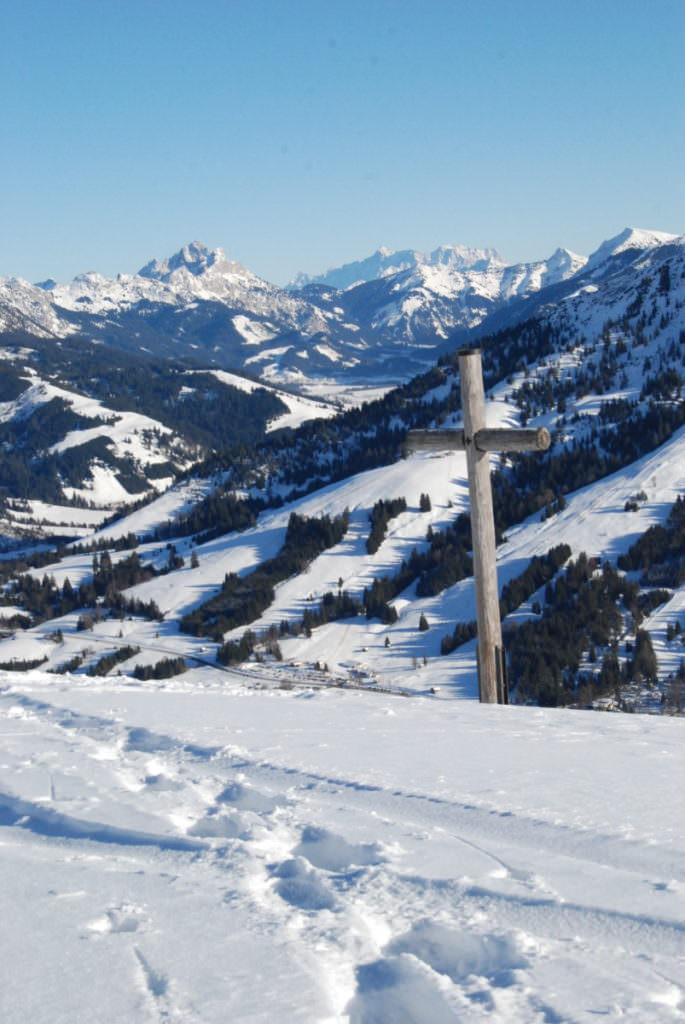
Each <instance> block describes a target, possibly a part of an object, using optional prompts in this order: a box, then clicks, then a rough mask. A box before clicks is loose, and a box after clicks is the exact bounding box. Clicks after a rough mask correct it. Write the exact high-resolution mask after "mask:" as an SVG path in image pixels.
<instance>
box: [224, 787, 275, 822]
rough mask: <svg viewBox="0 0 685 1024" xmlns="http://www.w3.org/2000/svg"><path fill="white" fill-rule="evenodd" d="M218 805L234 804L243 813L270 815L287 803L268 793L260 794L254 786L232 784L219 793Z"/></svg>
mask: <svg viewBox="0 0 685 1024" xmlns="http://www.w3.org/2000/svg"><path fill="white" fill-rule="evenodd" d="M216 802H217V803H218V804H221V803H227V804H233V806H234V807H239V808H240V809H241V810H243V811H255V812H256V813H257V814H270V813H271V812H272V811H275V810H276V808H277V807H282V806H283V804H284V803H285V802H286V801H285V798H284V797H278V796H269V795H268V794H267V793H260V791H259V790H258V789H253V788H252V786H246V785H244V784H243V783H242V782H231V783H230V785H228V786H226V788H225V789H223V790H222V791H221V793H219V795H218V796H217V798H216Z"/></svg>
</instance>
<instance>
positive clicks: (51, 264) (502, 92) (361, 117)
mask: <svg viewBox="0 0 685 1024" xmlns="http://www.w3.org/2000/svg"><path fill="white" fill-rule="evenodd" d="M1 24H2V36H3V59H2V62H0V87H1V89H2V96H3V103H2V112H1V113H0V122H1V124H2V140H3V158H2V160H1V161H0V238H1V239H2V249H1V251H0V257H1V258H0V274H16V275H18V276H21V277H25V278H28V279H29V280H34V281H35V280H41V279H43V278H46V277H49V276H50V277H55V278H57V279H58V280H68V279H69V278H71V277H72V276H74V275H75V274H77V273H80V272H82V271H86V270H91V269H95V270H99V271H101V272H102V273H105V274H108V275H112V274H115V273H117V272H120V271H123V272H133V271H135V270H137V269H139V268H140V267H141V266H142V265H143V264H144V263H146V262H147V261H148V259H150V258H152V257H154V256H156V257H163V256H167V255H170V254H171V253H172V252H174V251H176V250H177V249H178V248H180V246H181V245H182V244H184V243H185V242H188V241H191V240H193V239H200V240H202V241H204V242H206V243H207V244H208V245H210V246H222V247H223V248H225V249H226V251H227V253H228V254H229V256H231V257H232V258H233V259H237V260H239V261H241V262H243V263H245V264H246V265H247V266H248V267H249V268H250V269H251V270H253V271H255V272H256V273H258V274H261V275H262V276H263V277H265V278H267V279H268V280H271V281H274V282H276V283H279V284H280V283H284V282H285V281H287V280H288V279H289V278H291V277H292V276H294V275H295V273H296V272H297V271H299V270H303V271H307V272H310V273H313V272H318V271H321V270H323V269H325V268H326V267H328V266H332V265H338V264H340V263H343V262H346V261H349V260H353V259H357V258H362V257H364V256H366V255H368V254H370V253H371V252H372V251H373V250H374V249H376V248H377V247H378V246H380V245H385V246H388V247H390V248H416V249H422V250H428V249H432V248H434V247H435V246H437V245H440V244H445V243H460V244H465V245H473V246H494V247H496V248H498V249H499V250H500V252H501V254H502V256H503V257H504V258H505V259H507V260H509V261H511V262H514V261H518V260H529V259H536V258H540V257H543V256H547V255H549V254H550V253H551V252H552V251H553V250H554V249H555V248H556V247H557V246H558V245H563V246H566V247H568V248H570V249H573V250H575V251H577V252H581V253H587V252H589V251H591V250H592V249H593V248H595V247H596V246H597V245H598V244H599V243H600V242H601V241H602V240H603V239H604V238H607V237H609V236H611V235H613V234H616V233H618V232H619V231H620V230H621V229H622V228H623V227H625V226H627V225H630V226H637V227H645V228H655V229H658V230H663V231H673V232H675V233H682V232H685V188H684V187H683V186H684V183H685V61H684V60H683V53H684V52H685V2H684V0H592V2H587V0H566V2H563V0H545V2H542V0H422V2H414V0H344V2H338V3H333V2H328V0H316V2H314V0H289V2H288V0H280V2H278V0H249V2H246V0H240V2H234V0H223V2H218V0H202V2H201V3H198V4H197V5H191V4H189V3H188V2H187V0H183V2H179V0H164V2H161V0H159V2H158V0H136V2H131V0H107V2H103V0H88V2H81V0H61V2H60V3H56V2H55V0H49V2H47V0H45V2H44V0H24V2H23V3H22V4H9V3H6V4H4V5H3V12H2V23H1Z"/></svg>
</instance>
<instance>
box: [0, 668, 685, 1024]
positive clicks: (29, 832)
mask: <svg viewBox="0 0 685 1024" xmlns="http://www.w3.org/2000/svg"><path fill="white" fill-rule="evenodd" d="M138 696H140V694H139V695H138ZM153 697H154V701H158V702H161V707H160V709H159V711H157V710H152V709H153V704H150V705H148V706H147V708H146V707H144V705H143V704H140V705H136V704H135V701H134V704H133V705H131V706H125V705H126V698H125V695H123V694H122V693H121V692H118V691H116V690H113V689H108V688H107V687H106V686H105V685H103V686H102V687H101V688H100V691H99V695H98V698H97V699H96V698H95V697H94V694H93V693H87V692H85V693H84V692H83V691H73V690H72V691H70V690H69V688H68V685H65V684H62V685H61V686H59V687H54V688H53V690H52V691H51V692H50V691H49V690H48V688H47V687H46V685H45V683H44V681H41V682H40V684H38V685H37V686H36V688H35V692H32V691H31V685H30V682H28V681H27V677H22V678H21V679H20V680H18V682H17V685H16V686H15V687H12V688H7V689H5V690H4V691H3V692H2V693H1V694H0V733H1V734H2V738H3V743H2V750H3V754H2V762H3V765H2V777H3V779H6V780H8V781H5V782H3V783H2V787H1V789H2V793H1V795H0V824H1V825H2V829H1V830H0V843H1V844H2V846H0V851H1V850H4V852H5V854H6V855H7V856H8V857H9V861H10V863H11V862H12V858H13V857H18V858H20V859H21V862H22V863H23V864H24V865H26V864H29V865H31V867H32V868H33V869H34V873H35V876H36V879H37V882H36V885H38V886H39V885H40V883H41V880H43V881H44V879H43V876H42V875H41V870H44V871H47V868H49V871H48V873H47V874H46V875H45V877H46V878H47V877H50V878H52V879H54V880H55V881H54V882H53V883H51V891H48V892H46V891H42V892H41V894H40V898H41V900H42V901H43V902H45V901H46V900H48V901H49V902H50V903H51V904H52V913H53V915H56V918H57V920H58V921H59V926H58V929H57V931H58V932H59V931H60V930H61V928H62V926H65V927H66V926H67V924H68V922H69V921H70V920H71V921H72V925H74V924H75V925H76V934H75V936H71V938H70V939H67V940H66V941H67V946H69V944H70V943H71V942H72V941H75V942H76V947H75V948H76V950H77V952H78V955H79V960H80V962H81V964H82V967H83V968H85V970H84V980H83V981H82V982H81V988H82V989H84V990H87V989H88V985H89V983H90V984H91V986H92V985H93V976H94V975H93V972H94V971H96V970H97V964H98V963H99V962H100V960H101V959H102V958H103V956H104V960H105V961H107V960H108V957H109V956H112V957H113V958H114V961H113V963H114V964H115V965H116V970H114V968H113V971H112V978H111V979H110V980H109V982H108V985H111V986H112V987H113V989H114V992H115V995H116V998H115V996H114V995H113V996H112V1002H111V1006H112V1007H114V1006H115V1004H116V1000H117V999H118V1000H120V1002H121V1008H120V1011H119V1012H120V1013H121V1018H120V1017H118V1016H117V1015H116V1012H113V1013H112V1015H111V1017H107V1019H113V1020H114V1019H117V1020H118V1019H122V1020H123V1019H126V1016H127V1015H128V1019H129V1020H133V1021H138V1020H141V1021H148V1020H149V1021H160V1022H162V1021H163V1022H184V1024H200V1022H202V1024H205V1022H212V1021H224V1020H226V1019H235V1020H254V1021H257V1020H265V1021H270V1020H276V1019H280V1020H289V1021H290V1020H303V1021H346V1020H349V1021H351V1022H358V1024H371V1022H374V1021H384V1022H385V1021H391V1020H392V1021H395V1020H398V1021H400V1020H401V1021H417V1022H418V1021H421V1022H422V1021H427V1020H430V1021H431V1022H432V1021H443V1020H444V1021H455V1020H459V1021H479V1020H483V1019H484V1017H487V1019H488V1020H491V1021H494V1022H499V1021H501V1022H505V1021H521V1022H528V1021H529V1022H531V1024H533V1022H538V1021H546V1022H562V1021H567V1020H569V1021H576V1020H577V1021H594V1020H596V1019H597V1016H598V1015H599V1016H604V1018H605V1019H610V1020H614V1019H618V1018H619V1017H622V1016H623V1017H625V1018H626V1019H629V1020H640V1021H662V1020H663V1021H672V1020H680V1019H683V1016H685V998H684V995H683V993H684V991H685V923H684V918H683V914H682V910H683V905H682V901H683V893H684V892H685V857H684V856H683V854H684V853H685V849H684V848H683V847H685V841H683V837H682V836H681V837H680V840H679V841H678V842H675V840H674V842H673V843H671V844H668V843H664V842H657V841H653V840H650V839H649V838H644V837H637V838H626V836H624V835H621V834H617V833H616V832H615V831H614V832H612V831H611V830H610V829H609V828H606V829H602V828H598V827H595V828H589V827H586V828H582V827H578V826H576V825H574V824H573V820H572V819H573V816H572V815H567V816H566V818H565V819H564V820H555V815H554V814H549V815H547V816H546V817H545V818H543V817H538V816H535V814H533V813H531V811H530V810H529V811H526V809H522V810H520V811H511V810H508V809H506V806H505V805H506V803H507V801H506V800H500V802H499V806H497V807H493V806H487V804H486V803H485V802H484V801H483V800H480V801H477V800H468V799H456V798H448V797H446V796H442V795H437V794H436V793H435V792H431V791H425V790H424V789H423V788H422V787H421V786H420V785H418V784H417V785H415V786H412V785H411V780H412V770H411V769H409V770H408V771H406V772H404V773H403V778H402V779H401V780H399V781H397V780H395V779H393V778H391V777H389V776H388V775H387V774H386V775H384V776H382V777H378V778H375V777H374V781H371V778H370V775H369V772H368V769H365V768H364V765H363V764H361V763H360V764H359V765H358V766H355V759H354V757H353V758H351V759H348V760H347V761H346V764H347V770H346V771H338V772H331V771H328V770H326V768H322V769H321V770H317V769H316V768H314V767H313V766H312V765H311V762H312V759H315V758H314V755H313V754H311V752H306V755H305V753H304V748H302V749H299V750H298V749H297V748H296V747H295V748H291V747H290V746H288V747H285V746H277V747H276V748H275V749H272V750H271V752H270V750H269V743H270V740H272V739H273V738H274V737H277V736H278V730H277V729H276V730H272V731H271V732H268V735H267V737H266V738H265V739H264V740H262V741H261V748H260V749H255V750H250V749H249V747H247V748H245V747H243V746H242V745H234V744H233V743H231V744H230V745H225V744H221V743H217V742H215V740H216V730H211V729H210V730H208V735H209V734H211V739H210V740H208V738H207V736H202V735H199V734H198V728H197V725H196V724H193V723H192V722H188V723H185V722H184V721H183V720H182V718H179V717H174V716H172V717H171V719H169V722H168V726H169V727H165V726H164V724H162V723H163V720H164V719H163V716H164V714H165V710H164V698H165V694H164V693H163V692H162V693H159V692H157V693H155V694H154V695H153ZM201 699H202V697H201V695H200V694H198V700H201ZM233 699H234V700H236V701H238V702H240V701H243V702H244V701H246V700H247V701H253V702H254V701H255V700H256V701H259V700H260V697H258V696H254V695H253V696H251V697H248V696H245V695H243V696H240V695H238V696H235V697H234V698H233ZM282 699H283V698H282ZM286 699H287V698H286ZM289 699H290V700H294V699H296V698H289ZM261 700H262V701H263V702H265V703H264V709H265V710H267V711H268V712H269V713H270V712H271V710H272V709H273V708H274V707H276V705H275V704H274V703H273V698H268V697H262V698H261ZM318 701H319V698H311V699H310V700H305V699H302V700H301V701H300V703H299V705H298V708H297V710H298V712H299V713H301V714H302V715H303V716H304V719H305V723H306V721H307V716H308V714H309V712H310V711H311V712H312V713H316V714H318V713H319V711H318V710H317V706H316V705H317V702H318ZM422 706H424V707H427V708H431V707H435V705H430V704H429V703H426V702H422V703H419V704H416V703H414V704H413V705H412V708H413V709H415V710H412V715H420V710H419V709H420V708H421V707H422ZM89 707H90V708H92V709H93V710H87V709H88V708H89ZM155 707H156V706H155ZM236 707H237V705H236ZM259 707H260V705H255V708H256V709H257V714H259V710H258V709H259ZM351 707H353V705H352V704H351V703H350V702H349V701H348V700H347V699H346V698H342V699H341V700H339V701H338V703H337V704H336V708H339V711H340V714H341V716H342V719H341V721H342V722H344V724H345V725H346V726H349V724H350V721H351V720H350V717H349V709H350V708H351ZM353 711H354V714H355V715H359V714H361V713H363V707H362V706H360V705H355V706H354V707H353ZM136 712H141V714H140V715H137V714H136ZM150 714H152V715H153V716H154V721H155V722H156V723H159V724H158V725H156V726H155V727H154V728H153V727H152V726H151V724H150V720H149V716H150ZM461 714H462V715H463V714H464V712H463V711H462V712H461ZM409 720H410V719H408V721H409ZM419 722H420V719H419ZM517 724H521V722H520V720H518V719H517ZM10 727H13V728H10ZM305 728H306V725H305ZM238 732H240V730H238ZM317 735H318V734H317ZM531 735H532V732H531ZM406 736H407V738H408V737H409V736H410V733H409V732H408V733H407V734H406ZM231 738H232V739H233V738H235V737H234V736H233V734H231ZM237 738H238V739H240V737H239V736H238V737H237ZM598 740H599V737H598ZM331 742H333V736H331ZM326 745H327V744H326ZM343 760H344V759H343ZM308 762H310V766H309V767H307V763H308ZM649 764H650V762H649V760H648V759H647V760H646V761H645V770H648V769H649ZM670 767H671V766H669V769H670ZM350 769H351V770H350ZM624 788H625V784H624ZM42 862H44V865H47V868H46V867H45V866H43V868H41V863H42ZM77 868H78V870H76V869H77ZM74 874H76V877H78V878H80V880H81V886H80V888H78V889H69V886H68V885H65V888H64V889H62V890H58V889H53V888H52V885H53V884H58V883H59V881H60V879H64V881H65V883H66V880H67V878H69V879H71V878H72V876H73V875H74ZM98 878H99V879H100V881H99V882H98V884H97V885H96V884H95V881H94V879H98ZM102 879H104V880H105V881H104V882H103V881H102ZM105 892H107V894H108V899H107V900H106V901H104V902H103V901H102V900H103V897H104V895H105ZM628 892H630V894H631V896H630V898H629V899H627V898H626V896H625V893H628ZM98 900H100V902H98ZM10 906H11V899H10ZM658 907H661V908H662V909H660V910H659V911H658V912H657V911H656V910H655V908H658ZM75 910H78V912H79V913H78V915H77V918H78V919H77V920H76V921H74V920H73V914H74V911H75ZM184 915H185V916H184ZM5 917H6V919H7V918H8V917H9V918H10V919H11V913H9V912H8V911H7V910H6V911H5ZM196 918H198V920H196ZM177 927H178V929H179V942H175V941H174V934H175V929H176V928H177ZM188 927H190V930H191V932H192V931H197V936H196V941H197V942H198V943H199V945H200V946H201V947H202V950H201V951H200V952H199V953H198V951H197V950H195V951H194V956H195V959H194V958H193V955H189V953H188V950H187V949H185V948H184V949H182V948H181V947H182V946H183V947H185V944H187V942H188V938H187V935H186V934H185V933H184V931H185V930H186V929H187V928H188ZM236 931H237V934H238V936H239V937H240V942H238V946H239V947H240V948H236V939H235V933H236ZM53 932H54V925H53ZM241 943H242V944H244V946H245V949H246V950H247V953H246V952H245V951H244V949H243V948H242V945H241ZM108 944H109V945H110V946H111V947H112V951H111V953H110V954H107V953H106V952H105V953H104V954H103V949H104V947H105V946H107V945H108ZM252 954H256V955H257V964H255V962H254V961H253V958H252ZM53 955H54V954H53ZM264 957H265V958H266V964H264V963H263V962H262V958H264ZM197 958H199V959H200V960H202V961H203V966H202V969H201V970H200V971H199V976H198V968H197V962H196V960H197ZM49 960H50V957H48V961H49ZM205 960H206V961H207V962H208V963H207V964H205V963H204V961H205ZM272 963H273V971H272V966H271V965H272ZM100 969H102V968H100ZM17 970H18V973H19V975H21V965H19V966H18V967H17ZM117 971H120V972H121V975H120V977H119V978H118V980H117V978H116V977H115V975H116V972H117ZM270 973H272V974H273V977H272V978H271V983H269V982H268V981H267V980H265V975H269V974H270ZM98 977H99V975H98ZM54 982H55V978H54V977H53V978H52V979H50V975H49V973H48V974H47V976H46V984H48V983H54ZM203 984H204V985H207V988H206V989H205V988H203V987H202V986H203ZM100 985H101V983H100V982H98V984H97V986H96V987H95V991H96V992H100V991H101V988H100ZM38 989H39V991H40V986H38ZM105 990H107V985H106V986H105ZM122 991H123V992H124V993H125V994H122ZM93 998H94V997H93ZM102 998H104V999H106V998H107V995H106V991H105V993H104V994H103V996H102ZM83 999H84V1000H86V995H84V996H83ZM117 1005H118V1004H117ZM569 1007H570V1009H569ZM29 1018H30V1019H31V1020H34V1021H46V1022H47V1021H48V1020H50V1021H54V1020H56V1019H58V1018H56V1017H54V1016H52V1015H51V1011H50V1009H49V1006H48V1007H42V1008H41V1007H39V1006H37V1005H34V1003H33V1002H32V995H31V992H30V991H28V989H27V990H26V991H22V993H21V994H20V995H17V993H15V992H14V989H13V988H12V987H10V992H9V994H8V1008H7V1011H6V1014H5V1016H4V1018H3V1019H4V1020H6V1021H8V1024H18V1022H19V1021H24V1020H27V1019H29ZM59 1019H64V1020H67V1019H68V1018H67V1017H64V1018H59ZM74 1019H75V1018H74ZM101 1019H104V1018H101Z"/></svg>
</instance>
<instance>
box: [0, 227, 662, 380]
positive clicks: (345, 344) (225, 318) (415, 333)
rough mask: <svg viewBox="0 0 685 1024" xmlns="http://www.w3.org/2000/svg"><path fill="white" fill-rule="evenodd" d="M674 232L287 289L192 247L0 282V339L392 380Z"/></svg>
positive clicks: (435, 255)
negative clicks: (124, 264) (581, 249)
mask: <svg viewBox="0 0 685 1024" xmlns="http://www.w3.org/2000/svg"><path fill="white" fill-rule="evenodd" d="M675 241H676V239H675V236H672V235H666V234H664V233H660V232H647V231H638V230H631V229H626V230H625V231H623V232H621V233H620V234H619V235H617V236H616V237H615V238H613V239H610V240H609V241H607V242H604V243H603V244H602V245H601V246H600V247H599V248H598V249H597V250H596V251H595V252H594V253H593V254H592V255H591V256H590V257H589V258H588V259H586V258H584V257H581V256H576V255H575V254H573V253H571V252H569V251H568V250H566V249H557V250H556V252H555V253H554V254H553V255H552V256H551V257H550V258H549V259H546V260H540V261H538V262H534V263H529V264H515V265H506V264H505V263H504V262H503V261H502V260H501V259H500V258H499V256H498V255H497V252H496V251H495V250H494V249H482V250H480V249H470V248H466V247H459V246H443V247H441V248H439V249H436V250H435V251H434V252H432V253H430V254H422V253H417V252H413V251H411V250H406V251H402V252H397V253H392V252H390V251H388V250H384V249H380V250H378V252H377V253H375V254H374V255H373V256H372V257H369V258H368V259H366V260H362V261H360V262H358V263H353V264H347V265H346V266H344V267H342V268H339V269H338V270H333V271H329V272H327V273H326V274H323V275H321V276H319V277H310V278H305V277H302V276H300V278H298V279H297V280H296V282H295V283H294V284H293V285H292V286H291V287H289V288H285V289H284V288H278V287H276V286H275V285H272V284H269V283H268V282H266V281H264V280H262V279H261V278H259V277H258V276H256V275H255V274H253V273H252V272H251V271H249V270H247V269H246V268H245V267H243V266H242V265H241V264H239V263H236V262H233V261H231V260H230V259H228V258H227V257H226V255H225V254H224V252H223V251H222V250H221V249H215V250H209V249H207V248H206V247H205V246H203V245H201V244H200V243H198V242H194V243H191V244H190V245H186V246H185V247H184V248H183V249H181V250H180V251H179V252H178V253H176V254H175V255H174V256H172V257H170V258H169V259H164V260H152V261H151V262H149V263H148V264H146V266H144V267H143V268H142V269H141V270H140V271H139V272H138V273H137V274H120V275H118V276H117V277H116V278H114V279H109V278H105V277H103V276H102V275H100V274H97V273H87V274H82V275H79V276H78V277H76V278H75V279H74V280H73V281H71V282H70V283H69V284H57V283H56V282H55V281H52V280H50V281H46V282H42V283H41V284H38V285H31V284H29V283H28V282H26V281H22V280H20V279H17V278H11V277H9V278H7V277H6V278H2V279H0V330H2V331H5V332H8V331H17V330H21V331H26V332H27V333H29V334H32V335H34V336H38V337H44V338H67V337H69V338H74V337H76V338H82V339H85V340H87V341H89V342H93V341H99V342H102V343H104V344H105V345H107V346H108V347H110V348H117V349H123V350H126V351H129V352H135V353H141V352H142V353H147V354H150V355H153V356H161V357H163V358H173V359H185V360H192V361H194V362H195V363H199V364H203V365H209V366H215V367H221V368H224V369H232V370H239V371H241V370H247V371H248V372H249V373H250V374H252V375H254V376H256V377H258V378H260V379H262V380H265V381H268V382H271V383H278V384H288V385H292V386H297V387H299V388H306V387H307V386H308V385H311V383H312V382H313V381H314V382H315V381H320V380H322V379H328V378H331V377H333V378H336V379H341V378H343V379H345V380H346V381H348V382H349V381H350V380H357V381H359V380H362V381H364V382H368V381H370V380H374V381H384V382H387V383H394V384H396V383H399V382H400V381H401V380H404V379H407V377H409V376H410V375H411V374H413V373H416V372H419V371H421V370H422V369H425V368H427V367H428V366H429V365H430V364H431V362H432V361H433V359H434V358H435V355H436V352H439V351H440V350H441V347H444V346H445V345H446V344H447V345H449V344H451V339H452V338H453V337H454V335H455V334H456V333H458V332H462V333H463V332H467V331H473V329H474V328H482V329H488V324H489V323H490V320H491V318H492V317H493V315H495V314H500V322H501V323H504V322H512V321H514V320H516V319H517V318H518V319H521V318H522V317H523V316H525V315H529V314H530V311H531V309H532V308H533V307H534V306H535V304H536V302H537V301H538V299H542V298H544V297H546V296H547V295H548V294H549V289H550V288H554V287H555V286H556V287H562V288H565V292H564V291H562V292H560V293H559V294H569V293H570V292H572V290H573V287H574V286H572V285H570V284H569V282H578V283H580V282H582V281H584V280H588V281H591V280H593V279H594V277H595V276H596V275H598V274H601V275H607V274H611V273H613V272H614V271H615V270H616V268H617V267H618V268H619V269H620V268H621V267H622V266H623V260H622V257H623V256H624V254H626V253H628V254H632V256H633V257H634V256H636V255H637V254H638V253H639V252H640V251H642V250H644V249H649V248H652V247H655V246H656V247H658V246H661V245H664V244H669V243H674V242H675Z"/></svg>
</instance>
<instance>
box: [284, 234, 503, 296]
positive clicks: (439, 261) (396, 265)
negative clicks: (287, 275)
mask: <svg viewBox="0 0 685 1024" xmlns="http://www.w3.org/2000/svg"><path fill="white" fill-rule="evenodd" d="M493 263H497V264H500V263H501V258H500V256H499V253H498V252H497V250H496V249H474V248H472V247H471V246H466V245H441V246H439V247H438V248H437V249H434V250H433V251H432V252H431V253H425V252H417V251H416V250H415V249H400V250H393V249H387V248H385V247H381V248H380V249H376V251H375V252H374V253H373V254H372V255H371V256H367V257H366V259H363V260H356V261H354V262H352V263H344V264H343V265H342V266H341V267H331V268H329V269H328V270H327V271H326V272H325V273H323V274H315V275H310V274H298V275H297V276H296V277H295V278H294V279H293V280H292V281H291V282H290V285H289V287H290V288H303V287H304V286H305V285H308V284H324V285H328V286H329V287H332V288H337V289H339V290H341V291H344V290H345V289H347V288H352V287H354V286H355V285H358V284H363V283H366V282H368V281H376V280H380V279H381V278H385V277H392V276H393V275H394V274H400V273H402V272H404V271H407V270H409V271H414V270H417V269H418V268H419V267H446V268H448V269H450V270H456V271H466V270H486V269H487V268H488V267H489V266H490V265H491V264H493Z"/></svg>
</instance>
